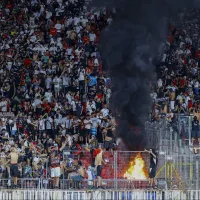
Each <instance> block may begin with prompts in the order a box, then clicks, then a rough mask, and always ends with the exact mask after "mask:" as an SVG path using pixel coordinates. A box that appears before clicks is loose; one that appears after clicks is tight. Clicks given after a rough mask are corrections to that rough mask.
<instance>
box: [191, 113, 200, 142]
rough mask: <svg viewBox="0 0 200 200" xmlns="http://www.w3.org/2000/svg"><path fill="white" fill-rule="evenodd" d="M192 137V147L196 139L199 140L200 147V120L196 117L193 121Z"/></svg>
mask: <svg viewBox="0 0 200 200" xmlns="http://www.w3.org/2000/svg"><path fill="white" fill-rule="evenodd" d="M191 137H192V145H193V143H194V140H195V138H198V142H199V145H200V132H199V120H198V119H197V117H196V116H194V119H193V121H192V133H191Z"/></svg>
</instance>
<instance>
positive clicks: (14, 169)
mask: <svg viewBox="0 0 200 200" xmlns="http://www.w3.org/2000/svg"><path fill="white" fill-rule="evenodd" d="M19 155H20V153H19V152H18V151H17V149H16V148H15V147H12V149H11V152H10V154H9V155H8V158H10V175H11V177H13V183H14V188H17V177H18V173H19V170H18V159H19Z"/></svg>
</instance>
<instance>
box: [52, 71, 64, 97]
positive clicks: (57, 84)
mask: <svg viewBox="0 0 200 200" xmlns="http://www.w3.org/2000/svg"><path fill="white" fill-rule="evenodd" d="M53 83H54V92H55V98H57V97H58V95H59V93H60V91H61V88H62V79H61V78H60V77H58V76H57V75H56V76H55V78H54V79H53Z"/></svg>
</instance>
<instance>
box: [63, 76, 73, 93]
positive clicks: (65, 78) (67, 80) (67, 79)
mask: <svg viewBox="0 0 200 200" xmlns="http://www.w3.org/2000/svg"><path fill="white" fill-rule="evenodd" d="M70 82H71V79H70V77H69V76H68V73H67V72H65V73H64V74H63V75H62V86H63V92H64V94H66V93H67V91H68V88H69V86H70Z"/></svg>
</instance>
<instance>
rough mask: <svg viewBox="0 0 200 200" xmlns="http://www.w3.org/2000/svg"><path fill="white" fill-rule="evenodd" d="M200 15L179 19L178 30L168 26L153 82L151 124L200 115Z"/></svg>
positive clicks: (191, 13)
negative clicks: (162, 118) (164, 118)
mask: <svg viewBox="0 0 200 200" xmlns="http://www.w3.org/2000/svg"><path fill="white" fill-rule="evenodd" d="M199 15H200V13H199V10H192V11H190V12H187V13H186V14H184V15H183V14H182V15H181V17H182V19H181V20H180V22H181V23H180V25H179V26H177V25H176V26H175V25H173V24H172V25H171V26H170V32H169V35H168V38H167V42H166V44H164V49H165V50H164V54H162V55H160V58H159V61H160V62H159V63H160V64H159V65H157V75H158V77H157V82H156V84H154V82H152V92H151V97H152V99H153V100H154V105H153V108H152V118H153V119H154V120H158V119H159V118H160V116H166V115H167V114H169V113H178V114H195V115H197V116H198V113H200V104H199V97H200V96H199V95H200V90H199V89H200V83H199V66H200V62H199V59H200V41H199V37H198V36H199V30H200V26H199V18H198V16H199ZM169 116H170V117H171V115H169Z"/></svg>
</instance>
